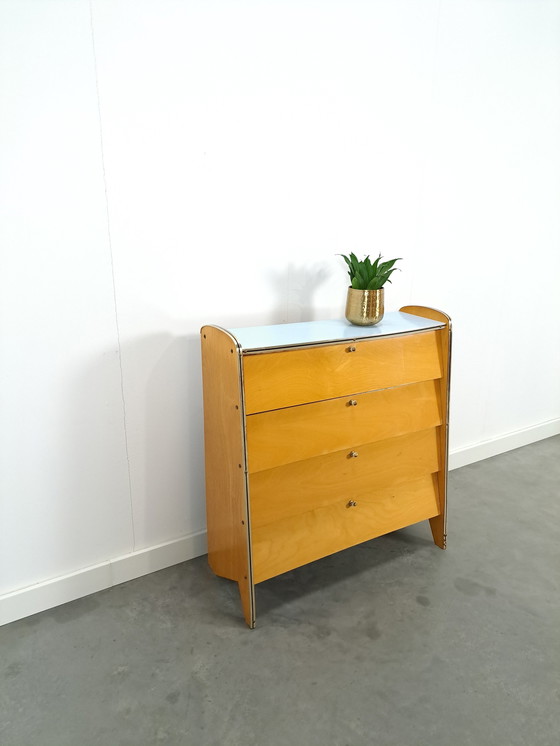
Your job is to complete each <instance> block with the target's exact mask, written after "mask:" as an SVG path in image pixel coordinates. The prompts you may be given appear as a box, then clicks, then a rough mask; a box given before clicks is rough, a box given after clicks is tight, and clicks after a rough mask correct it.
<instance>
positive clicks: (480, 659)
mask: <svg viewBox="0 0 560 746" xmlns="http://www.w3.org/2000/svg"><path fill="white" fill-rule="evenodd" d="M559 457H560V437H556V438H551V439H549V440H546V441H541V442H540V443H535V444H533V445H530V446H527V447H525V448H521V449H518V450H516V451H511V452H510V453H507V454H504V455H501V456H497V457H495V458H493V459H488V460H486V461H483V462H480V463H478V464H473V465H471V466H467V467H464V468H463V469H460V470H457V471H454V472H452V473H451V474H450V495H449V505H450V512H449V536H448V549H447V551H446V552H442V551H441V550H440V549H437V548H436V547H435V546H434V545H433V544H432V541H431V536H430V533H429V528H428V525H427V524H418V525H417V526H414V527H412V528H409V529H405V530H403V531H400V532H397V533H394V534H391V535H389V536H386V537H382V538H380V539H376V540H374V541H371V542H368V543H366V544H363V545H361V546H358V547H355V548H353V549H349V550H347V551H346V552H342V553H340V554H337V555H333V556H331V557H328V558H326V559H324V560H321V561H319V562H315V563H313V564H312V565H309V566H307V567H304V568H301V569H299V570H296V571H294V572H290V573H287V574H285V575H283V576H281V577H278V578H275V579H273V580H270V581H267V582H266V583H263V584H262V585H259V586H258V588H257V613H258V616H257V628H256V629H255V630H253V631H250V630H249V629H248V628H246V627H245V624H244V623H243V622H242V620H241V616H240V605H239V599H238V593H237V587H236V586H235V584H233V583H231V582H229V581H226V580H221V579H218V578H215V577H214V576H213V575H212V573H211V572H210V570H209V569H208V566H207V564H206V558H205V557H200V558H198V559H195V560H192V561H191V562H186V563H184V564H182V565H178V566H176V567H172V568H169V569H167V570H164V571H162V572H158V573H154V574H152V575H149V576H147V577H144V578H140V579H138V580H134V581H132V582H130V583H126V584H124V585H120V586H118V587H115V588H112V589H110V590H107V591H104V592H102V593H98V594H95V595H93V596H89V597H87V598H84V599H81V600H79V601H75V602H73V603H71V604H67V605H65V606H61V607H59V608H57V609H53V610H51V611H48V612H45V613H43V614H37V615H36V616H34V617H30V618H28V619H25V620H22V621H20V622H16V623H14V624H11V625H9V626H6V627H3V628H2V629H0V646H1V660H0V681H1V682H2V690H1V694H0V713H1V716H2V717H1V722H0V744H2V746H36V745H37V746H97V745H99V746H101V745H102V746H144V745H151V744H178V745H179V744H181V745H186V744H188V745H191V744H192V745H193V746H204V745H206V744H216V745H220V746H221V745H222V744H223V745H229V746H237V744H240V745H241V744H243V746H250V745H251V744H255V745H258V746H284V745H286V746H288V745H289V746H315V744H317V746H319V745H320V746H335V745H336V746H360V745H361V744H364V745H365V744H368V746H369V745H377V744H378V745H383V746H389V745H391V746H392V745H393V744H394V745H395V746H408V745H409V744H418V745H422V746H439V745H440V744H441V745H445V746H467V745H469V746H470V745H471V744H472V745H473V746H494V745H495V746H509V745H510V744H520V745H521V744H522V745H523V746H525V745H527V746H549V745H550V746H558V744H560V689H559V677H560V595H559V584H560V583H559V579H560V556H559V553H560V535H559V534H560V531H559V527H560V499H559V497H560V488H559V485H560V458H559Z"/></svg>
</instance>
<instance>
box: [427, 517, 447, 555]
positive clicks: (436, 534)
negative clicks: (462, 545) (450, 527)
mask: <svg viewBox="0 0 560 746" xmlns="http://www.w3.org/2000/svg"><path fill="white" fill-rule="evenodd" d="M444 519H445V516H443V515H436V516H435V517H434V518H430V528H431V529H432V536H433V538H434V544H435V545H436V546H438V547H439V548H440V549H446V548H447V534H446V533H445V520H444Z"/></svg>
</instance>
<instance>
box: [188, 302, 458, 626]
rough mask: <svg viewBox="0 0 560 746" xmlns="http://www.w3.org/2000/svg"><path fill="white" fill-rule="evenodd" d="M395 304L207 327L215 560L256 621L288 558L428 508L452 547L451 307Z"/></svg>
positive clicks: (333, 548)
mask: <svg viewBox="0 0 560 746" xmlns="http://www.w3.org/2000/svg"><path fill="white" fill-rule="evenodd" d="M389 317H390V318H388V319H387V322H386V325H385V328H386V329H387V330H388V332H387V334H386V335H384V333H383V327H382V326H381V325H379V326H378V327H376V328H375V331H374V332H371V336H370V337H368V336H367V331H366V330H363V329H359V328H358V329H359V331H356V327H350V326H348V327H346V326H344V325H341V326H340V327H338V329H337V335H338V337H339V338H337V339H331V338H330V336H331V335H332V333H333V332H332V328H331V327H329V330H328V332H327V331H326V326H325V332H324V336H325V342H322V339H321V333H322V330H323V327H321V326H320V324H321V323H322V322H312V323H308V324H306V325H303V324H302V325H297V324H295V325H283V326H279V327H267V328H263V332H262V334H260V335H259V330H258V329H256V330H255V329H249V330H235V331H232V332H228V331H226V330H224V329H220V328H219V327H215V326H205V327H203V328H202V330H201V341H202V361H203V388H204V427H205V453H206V500H207V519H208V547H209V562H210V566H211V567H212V569H213V570H214V572H215V573H216V574H217V575H222V576H224V577H227V578H230V579H232V580H235V581H237V582H238V584H239V590H240V594H241V599H242V605H243V611H244V616H245V620H246V622H247V624H248V625H249V626H250V627H253V626H254V625H255V619H256V612H255V593H254V586H255V584H256V583H260V582H262V581H264V580H267V579H268V578H271V577H274V576H275V575H278V574H280V573H283V572H286V571H287V570H291V569H293V568H296V567H299V566H301V565H303V564H306V563H308V562H311V561H314V560H316V559H319V558H321V557H324V556H326V555H328V554H332V553H333V552H337V551H340V550H342V549H346V548H347V547H350V546H353V545H355V544H357V543H360V542H363V541H367V540H368V539H372V538H374V537H376V536H380V535H382V534H385V533H388V532H390V531H395V530H397V529H399V528H403V527H404V526H408V525H410V524H412V523H416V522H418V521H422V520H427V519H429V520H430V525H431V528H432V534H433V537H434V541H435V543H436V544H437V545H438V546H440V547H441V548H445V544H446V524H445V516H446V489H447V442H448V409H449V370H450V362H449V361H450V340H451V336H450V320H449V318H448V317H447V316H446V315H445V314H443V313H442V312H440V311H435V310H433V309H429V308H424V307H421V306H407V307H405V308H404V309H401V313H399V314H394V315H392V316H391V315H389ZM328 323H330V324H331V325H332V324H334V323H337V322H324V324H325V325H326V324H328ZM289 327H292V328H289ZM306 332H308V333H309V339H310V340H311V341H310V342H309V344H306ZM245 337H247V338H250V339H251V340H257V341H254V342H252V343H251V344H250V345H247V346H244V345H243V338H245ZM275 339H282V343H281V344H280V345H278V344H277V345H276V346H275V343H274V342H275ZM290 340H291V341H290Z"/></svg>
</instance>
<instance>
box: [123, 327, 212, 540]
mask: <svg viewBox="0 0 560 746" xmlns="http://www.w3.org/2000/svg"><path fill="white" fill-rule="evenodd" d="M122 360H123V374H124V392H125V402H126V419H127V434H128V449H129V458H130V475H131V485H132V504H133V511H134V527H135V539H136V541H135V548H136V549H142V548H145V547H149V546H154V545H156V544H159V543H163V542H166V541H170V540H172V539H174V538H179V537H182V536H185V535H187V534H191V533H196V532H198V531H201V530H203V529H204V527H205V524H206V519H205V502H204V443H203V415H202V374H201V357H200V338H199V335H198V334H190V335H188V336H183V337H174V336H172V335H171V334H155V335H152V336H150V337H145V338H143V339H139V340H135V341H134V343H128V344H126V345H124V346H123V349H122Z"/></svg>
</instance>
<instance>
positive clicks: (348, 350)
mask: <svg viewBox="0 0 560 746" xmlns="http://www.w3.org/2000/svg"><path fill="white" fill-rule="evenodd" d="M346 352H356V348H355V347H354V345H352V346H351V347H348V349H347V350H346Z"/></svg>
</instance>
